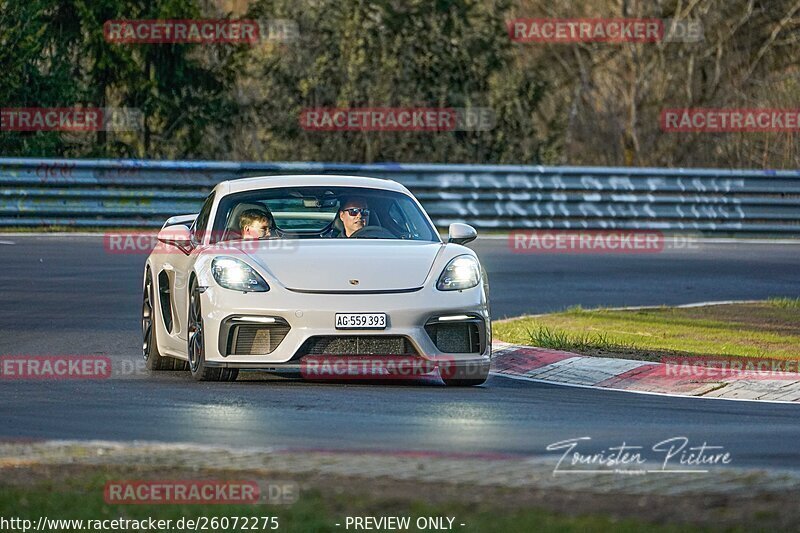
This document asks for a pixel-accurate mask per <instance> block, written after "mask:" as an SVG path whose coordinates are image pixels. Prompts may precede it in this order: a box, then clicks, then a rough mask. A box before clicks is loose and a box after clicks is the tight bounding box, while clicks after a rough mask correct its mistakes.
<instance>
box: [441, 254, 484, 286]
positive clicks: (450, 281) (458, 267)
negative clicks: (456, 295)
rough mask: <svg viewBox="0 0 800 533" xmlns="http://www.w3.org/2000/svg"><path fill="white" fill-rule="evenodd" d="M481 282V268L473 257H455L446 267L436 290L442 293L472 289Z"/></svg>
mask: <svg viewBox="0 0 800 533" xmlns="http://www.w3.org/2000/svg"><path fill="white" fill-rule="evenodd" d="M480 281H481V267H480V266H478V262H477V261H476V260H475V258H474V257H472V256H471V255H459V256H458V257H454V258H453V259H451V260H450V262H449V263H447V266H446V267H444V270H443V271H442V275H441V276H439V282H438V283H437V284H436V288H437V289H439V290H440V291H455V290H462V289H471V288H472V287H474V286H476V285H477V284H478V283H480Z"/></svg>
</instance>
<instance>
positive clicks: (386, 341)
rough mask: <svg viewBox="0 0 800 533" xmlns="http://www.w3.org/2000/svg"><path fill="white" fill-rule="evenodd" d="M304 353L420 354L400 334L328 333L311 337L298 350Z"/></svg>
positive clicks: (298, 352) (298, 353)
mask: <svg viewBox="0 0 800 533" xmlns="http://www.w3.org/2000/svg"><path fill="white" fill-rule="evenodd" d="M304 355H419V354H418V353H417V350H416V349H415V348H414V346H413V345H412V344H411V342H409V340H408V339H407V338H405V337H402V336H399V335H326V336H317V337H311V338H310V339H308V340H306V342H304V343H303V345H302V346H301V347H300V349H299V350H298V351H297V356H304Z"/></svg>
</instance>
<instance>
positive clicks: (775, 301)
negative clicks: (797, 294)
mask: <svg viewBox="0 0 800 533" xmlns="http://www.w3.org/2000/svg"><path fill="white" fill-rule="evenodd" d="M767 302H768V303H769V304H770V305H772V306H775V307H780V308H782V309H800V298H785V297H774V298H770V299H769V300H767Z"/></svg>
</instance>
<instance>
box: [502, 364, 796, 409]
mask: <svg viewBox="0 0 800 533" xmlns="http://www.w3.org/2000/svg"><path fill="white" fill-rule="evenodd" d="M489 374H490V375H491V376H496V377H500V378H508V379H516V380H518V381H529V382H533V383H544V384H546V385H561V386H563V387H574V388H577V389H594V390H605V391H615V392H630V393H632V394H647V395H650V396H666V397H668V398H690V399H698V400H709V401H710V400H725V401H727V402H755V403H777V404H783V405H795V406H800V402H790V401H787V400H754V399H752V398H724V397H717V396H687V395H685V394H674V393H670V392H651V391H643V390H633V389H615V388H613V387H598V386H596V385H579V384H577V383H562V382H559V381H548V380H546V379H536V378H529V377H526V376H514V375H509V374H501V373H499V372H489Z"/></svg>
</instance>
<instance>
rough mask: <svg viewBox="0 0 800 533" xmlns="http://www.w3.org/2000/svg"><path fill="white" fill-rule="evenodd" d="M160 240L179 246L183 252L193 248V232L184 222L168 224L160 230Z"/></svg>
mask: <svg viewBox="0 0 800 533" xmlns="http://www.w3.org/2000/svg"><path fill="white" fill-rule="evenodd" d="M157 238H158V241H159V242H163V243H164V244H170V245H172V246H176V247H178V248H179V249H180V250H181V251H182V252H183V253H187V254H188V253H189V251H190V250H191V249H192V232H191V231H189V228H188V227H186V226H184V225H183V224H175V225H174V226H167V227H166V228H163V229H162V230H161V231H159V232H158V237H157Z"/></svg>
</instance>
